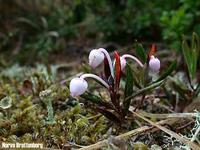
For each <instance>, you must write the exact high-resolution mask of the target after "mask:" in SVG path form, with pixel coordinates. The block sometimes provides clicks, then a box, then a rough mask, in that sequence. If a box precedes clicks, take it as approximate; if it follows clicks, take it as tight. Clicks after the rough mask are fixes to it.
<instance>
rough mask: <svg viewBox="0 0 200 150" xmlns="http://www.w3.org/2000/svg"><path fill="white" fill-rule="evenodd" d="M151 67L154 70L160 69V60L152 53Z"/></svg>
mask: <svg viewBox="0 0 200 150" xmlns="http://www.w3.org/2000/svg"><path fill="white" fill-rule="evenodd" d="M149 68H150V69H151V71H153V72H159V70H160V60H159V59H158V58H155V57H154V56H153V55H152V56H151V58H150V60H149Z"/></svg>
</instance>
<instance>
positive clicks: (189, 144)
mask: <svg viewBox="0 0 200 150" xmlns="http://www.w3.org/2000/svg"><path fill="white" fill-rule="evenodd" d="M132 113H133V114H134V115H136V116H137V117H139V118H141V119H143V120H145V121H146V122H148V123H150V124H151V125H152V126H155V127H157V128H158V129H160V130H162V131H164V132H165V133H167V134H169V135H170V136H172V137H174V138H176V139H177V140H179V141H180V142H182V143H183V144H185V145H188V146H189V147H190V148H192V149H194V150H197V149H200V146H198V145H197V144H195V143H194V142H192V141H190V140H188V139H186V138H185V137H182V136H180V135H178V134H177V133H175V132H173V131H171V130H169V129H167V128H165V127H163V126H161V125H159V124H157V123H154V122H152V121H151V120H149V119H147V118H145V117H143V116H142V115H141V114H139V113H136V112H133V111H132Z"/></svg>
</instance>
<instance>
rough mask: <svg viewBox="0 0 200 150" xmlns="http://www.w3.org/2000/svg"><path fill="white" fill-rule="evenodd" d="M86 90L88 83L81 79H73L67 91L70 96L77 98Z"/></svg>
mask: <svg viewBox="0 0 200 150" xmlns="http://www.w3.org/2000/svg"><path fill="white" fill-rule="evenodd" d="M87 88H88V83H87V82H86V81H85V80H84V79H81V78H74V79H72V80H71V81H70V85H69V90H70V93H71V96H73V97H74V96H79V95H81V94H83V93H84V92H85V91H86V90H87Z"/></svg>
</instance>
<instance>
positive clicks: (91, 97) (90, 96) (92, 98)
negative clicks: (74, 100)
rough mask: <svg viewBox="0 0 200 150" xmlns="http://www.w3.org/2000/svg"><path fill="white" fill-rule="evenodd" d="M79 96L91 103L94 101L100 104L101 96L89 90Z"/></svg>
mask: <svg viewBox="0 0 200 150" xmlns="http://www.w3.org/2000/svg"><path fill="white" fill-rule="evenodd" d="M80 97H82V98H84V99H86V100H89V101H91V102H92V103H96V104H101V98H100V97H99V96H96V95H94V94H92V93H89V92H85V93H84V94H82V95H81V96H80Z"/></svg>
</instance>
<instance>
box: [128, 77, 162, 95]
mask: <svg viewBox="0 0 200 150" xmlns="http://www.w3.org/2000/svg"><path fill="white" fill-rule="evenodd" d="M163 81H164V80H161V81H159V82H156V83H153V84H151V85H149V86H147V87H145V88H143V89H140V90H138V91H137V92H135V93H134V94H132V95H131V96H129V97H127V98H126V99H132V98H134V97H136V96H138V95H140V94H144V93H146V92H148V91H151V90H152V89H155V88H156V87H158V86H160V85H161V84H162V83H163Z"/></svg>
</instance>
